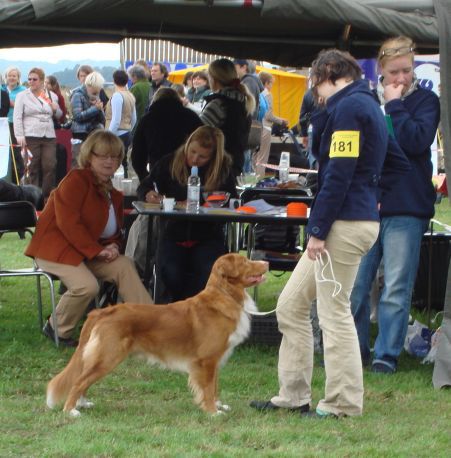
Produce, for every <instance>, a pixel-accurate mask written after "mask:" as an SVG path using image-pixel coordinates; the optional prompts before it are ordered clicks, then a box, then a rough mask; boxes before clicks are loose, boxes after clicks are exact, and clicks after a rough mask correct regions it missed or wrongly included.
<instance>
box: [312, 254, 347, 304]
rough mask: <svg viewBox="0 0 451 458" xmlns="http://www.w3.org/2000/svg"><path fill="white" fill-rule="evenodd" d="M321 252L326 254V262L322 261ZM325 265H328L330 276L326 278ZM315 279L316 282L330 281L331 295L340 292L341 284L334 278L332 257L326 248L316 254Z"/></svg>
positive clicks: (334, 295)
mask: <svg viewBox="0 0 451 458" xmlns="http://www.w3.org/2000/svg"><path fill="white" fill-rule="evenodd" d="M323 254H325V256H326V262H324V260H323ZM327 266H330V275H331V278H327V277H326V276H325V271H326V268H327ZM315 279H316V281H317V283H326V282H330V283H333V284H334V291H333V293H332V297H337V296H338V295H339V294H340V291H341V288H342V286H341V283H340V282H339V281H337V280H336V279H335V274H334V269H333V267H332V259H331V257H330V254H329V252H328V251H327V250H324V252H323V253H320V254H317V255H316V262H315Z"/></svg>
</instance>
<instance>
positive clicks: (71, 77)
mask: <svg viewBox="0 0 451 458" xmlns="http://www.w3.org/2000/svg"><path fill="white" fill-rule="evenodd" d="M37 52H39V50H37ZM80 64H88V65H91V67H93V68H94V70H96V71H99V72H100V73H101V74H102V76H103V77H104V78H105V81H107V82H110V81H112V80H113V72H114V70H117V69H118V68H120V62H119V61H118V60H117V61H114V60H102V61H99V60H89V59H87V60H84V61H83V62H79V63H78V62H74V61H73V60H60V61H58V62H56V63H52V62H43V61H38V60H36V61H9V60H5V59H0V72H1V74H2V76H3V74H4V72H5V70H6V69H7V68H8V67H9V66H11V65H13V66H15V67H18V68H19V69H20V71H21V73H22V82H24V81H25V80H26V76H27V74H28V72H29V70H30V69H32V68H33V67H38V68H42V69H43V70H44V72H45V74H46V75H54V76H55V77H56V78H57V79H58V81H59V83H60V85H62V86H67V87H70V88H73V87H76V86H78V84H79V83H78V80H77V77H76V71H77V68H78V66H79V65H80Z"/></svg>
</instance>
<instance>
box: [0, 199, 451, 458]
mask: <svg viewBox="0 0 451 458" xmlns="http://www.w3.org/2000/svg"><path fill="white" fill-rule="evenodd" d="M436 219H438V220H440V221H443V222H444V223H447V224H451V211H450V210H449V207H448V203H447V201H444V202H443V203H442V204H441V205H440V206H439V207H438V211H437V215H436ZM25 243H26V242H24V241H20V240H18V238H17V236H15V235H12V234H10V235H8V236H4V237H3V238H1V239H0V262H1V263H2V266H3V267H8V266H9V267H12V266H18V264H22V265H26V264H27V262H28V260H27V259H26V258H25V257H24V256H23V254H22V252H23V248H24V246H25ZM287 278H288V274H285V275H283V276H282V277H280V278H277V277H274V276H272V275H271V274H270V275H269V281H268V282H267V284H265V285H263V287H262V288H260V298H261V302H260V303H261V304H262V308H272V307H274V305H275V301H276V298H277V296H278V293H279V292H280V290H281V288H282V287H283V284H284V283H285V281H286V279H287ZM48 305H49V300H48V297H47V300H46V309H47V311H49V306H48ZM71 354H72V350H70V349H56V348H55V347H54V346H53V345H52V344H51V343H50V342H49V341H48V340H47V339H46V338H45V337H43V335H42V334H41V333H40V329H39V327H38V319H37V307H36V294H35V280H34V279H31V278H30V279H27V278H20V279H12V278H2V279H0V367H1V372H0V425H1V426H0V457H65V458H66V457H67V458H69V457H74V458H75V457H154V456H155V457H248V456H249V457H254V456H255V457H320V456H327V457H430V456H434V457H448V456H450V450H451V407H450V406H451V398H450V396H451V391H450V390H440V391H437V390H434V389H433V387H432V383H431V377H432V366H430V365H421V364H420V360H418V359H415V358H413V357H410V356H409V355H406V354H404V355H403V356H402V358H401V360H400V367H399V371H398V372H397V373H396V374H394V375H392V376H384V375H380V374H373V373H371V372H369V371H365V373H364V382H365V411H364V415H363V416H362V417H354V418H345V419H342V420H321V421H318V420H308V419H301V418H300V417H298V416H297V415H295V414H290V413H288V412H281V411H278V412H273V413H270V414H261V413H259V412H256V411H254V410H253V409H251V408H249V407H248V403H249V401H250V400H251V399H263V400H266V399H269V397H270V396H272V395H273V394H275V393H276V392H277V389H278V384H277V348H276V347H267V346H258V345H257V346H251V345H243V346H241V347H240V348H239V349H238V350H237V351H236V352H235V353H234V355H233V356H232V358H231V359H230V361H229V362H228V363H227V365H226V366H225V368H224V369H223V371H222V372H221V377H220V387H221V399H222V400H223V402H225V403H227V404H230V406H231V407H232V411H231V412H230V413H228V414H226V415H222V416H219V417H210V416H208V415H206V414H204V413H202V412H201V411H200V410H199V409H198V408H197V407H196V406H195V405H194V404H193V402H192V397H191V394H190V393H189V391H188V388H187V383H186V382H187V380H186V376H185V375H183V374H178V373H174V372H169V371H165V370H161V369H158V368H155V367H152V366H149V365H147V364H146V363H144V361H142V360H139V359H132V358H131V359H129V360H127V361H126V362H124V363H123V364H122V365H121V366H120V367H119V368H117V369H116V370H115V371H114V372H113V373H112V374H110V375H109V376H108V377H106V378H105V379H104V380H101V381H100V382H99V383H97V384H96V385H94V386H93V387H92V388H91V389H90V392H89V395H90V396H89V397H90V398H92V400H93V401H94V402H95V403H96V406H95V407H94V409H92V410H88V411H85V412H84V413H83V416H82V417H80V418H78V419H72V418H70V417H68V416H67V415H65V414H63V413H62V412H61V411H60V410H54V411H51V410H48V409H47V407H46V406H45V387H46V384H47V382H48V381H49V380H50V378H51V377H53V376H54V375H55V374H56V373H57V372H59V371H60V370H61V369H62V368H63V367H64V366H65V364H66V363H67V361H68V359H69V358H70V356H71ZM324 381H325V377H324V369H323V367H322V365H321V358H320V357H319V356H317V361H316V365H315V370H314V376H313V398H314V403H316V402H317V401H318V400H319V399H320V398H321V397H322V394H323V389H324Z"/></svg>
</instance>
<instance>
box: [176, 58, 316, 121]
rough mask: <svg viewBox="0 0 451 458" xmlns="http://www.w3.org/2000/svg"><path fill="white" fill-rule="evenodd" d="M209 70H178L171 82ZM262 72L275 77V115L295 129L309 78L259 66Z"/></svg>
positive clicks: (179, 81) (181, 80) (195, 68)
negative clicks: (186, 75)
mask: <svg viewBox="0 0 451 458" xmlns="http://www.w3.org/2000/svg"><path fill="white" fill-rule="evenodd" d="M207 69H208V65H200V66H198V67H190V68H184V69H182V70H176V71H174V72H171V73H170V74H169V80H170V81H172V82H173V83H182V82H183V78H184V76H185V74H186V73H187V72H189V71H197V70H207ZM260 72H267V73H271V75H273V77H274V85H273V87H272V91H271V93H272V96H273V99H274V106H273V109H274V114H275V115H276V116H280V117H281V118H284V119H287V120H288V124H289V126H290V127H293V126H294V125H296V124H297V123H298V121H299V113H300V111H301V103H302V98H303V97H304V93H305V91H306V90H307V77H306V76H303V75H298V74H297V73H290V72H284V71H282V70H276V69H273V68H266V67H260V66H257V73H260Z"/></svg>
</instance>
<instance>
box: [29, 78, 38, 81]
mask: <svg viewBox="0 0 451 458" xmlns="http://www.w3.org/2000/svg"><path fill="white" fill-rule="evenodd" d="M28 81H39V78H28Z"/></svg>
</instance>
